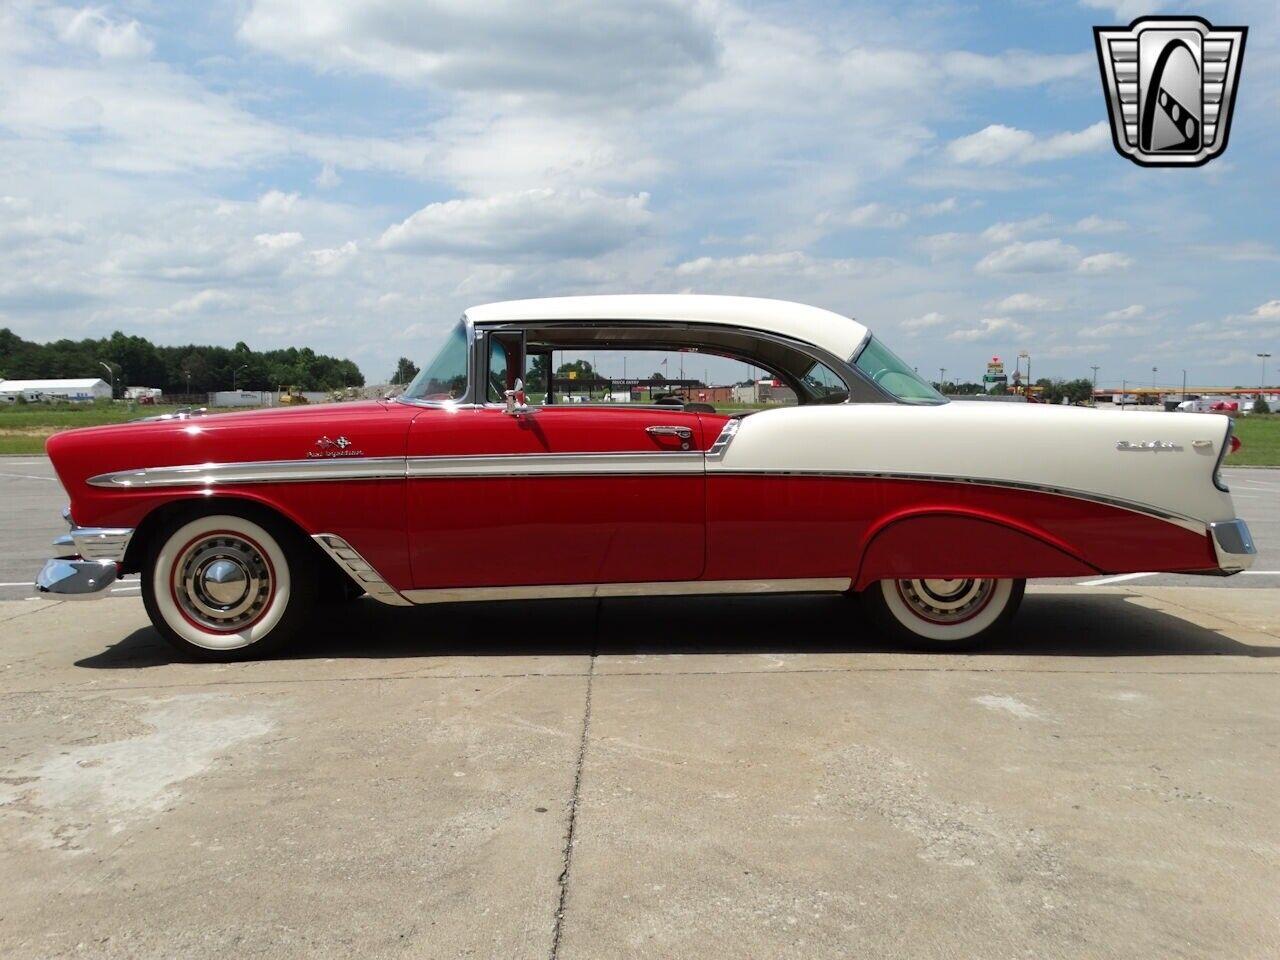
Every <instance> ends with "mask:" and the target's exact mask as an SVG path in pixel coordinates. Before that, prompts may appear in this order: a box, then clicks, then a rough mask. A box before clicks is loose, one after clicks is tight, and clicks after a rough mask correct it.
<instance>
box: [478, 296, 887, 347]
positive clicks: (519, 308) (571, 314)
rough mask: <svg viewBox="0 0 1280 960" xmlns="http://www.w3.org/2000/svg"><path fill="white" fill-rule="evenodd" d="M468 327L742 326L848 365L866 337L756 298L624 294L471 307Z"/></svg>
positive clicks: (819, 315) (841, 322) (835, 318)
mask: <svg viewBox="0 0 1280 960" xmlns="http://www.w3.org/2000/svg"><path fill="white" fill-rule="evenodd" d="M466 316H467V319H469V320H470V321H471V322H472V323H481V324H484V323H512V322H515V321H517V320H570V321H572V320H582V321H588V320H621V321H644V320H655V321H667V322H690V323H708V324H717V325H721V326H731V327H743V328H746V329H749V330H760V331H763V332H765V333H773V334H777V335H779V336H784V337H790V338H791V339H793V340H799V341H801V342H803V343H808V344H812V345H813V346H815V347H819V348H821V349H823V350H825V351H827V353H830V354H834V355H835V356H836V357H838V358H840V359H841V360H848V359H849V358H850V357H851V356H853V352H854V351H855V350H856V349H857V348H858V346H859V344H861V343H862V341H863V340H864V339H865V338H866V335H867V328H866V327H864V326H863V325H862V324H860V323H858V321H856V320H851V319H849V318H848V317H842V316H840V314H838V313H832V312H831V311H830V310H823V309H821V308H820V307H810V306H805V305H804V304H801V303H790V302H788V301H786V300H765V299H760V298H757V297H716V296H703V295H698V294H623V295H610V296H591V297H548V298H545V299H539V300H508V301H506V302H504V303H487V304H484V305H482V306H478V307H470V308H469V309H468V310H467V313H466Z"/></svg>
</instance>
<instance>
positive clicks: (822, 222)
mask: <svg viewBox="0 0 1280 960" xmlns="http://www.w3.org/2000/svg"><path fill="white" fill-rule="evenodd" d="M909 219H910V218H909V217H908V216H907V214H905V213H903V212H902V211H901V210H895V209H893V208H892V207H887V206H885V205H884V204H882V203H866V204H863V205H862V206H860V207H854V208H853V209H852V210H842V211H835V210H829V211H824V212H823V213H820V214H819V215H818V217H817V222H818V224H819V226H826V227H900V226H902V225H903V224H905V223H906V222H907V220H909Z"/></svg>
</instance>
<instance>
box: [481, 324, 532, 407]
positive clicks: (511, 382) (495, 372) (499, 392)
mask: <svg viewBox="0 0 1280 960" xmlns="http://www.w3.org/2000/svg"><path fill="white" fill-rule="evenodd" d="M523 360H524V352H523V344H522V338H521V337H520V335H519V334H508V333H492V334H490V335H489V364H488V370H487V375H486V377H485V380H486V381H487V384H488V387H487V399H488V401H489V402H490V403H502V402H503V401H504V400H505V399H506V392H507V391H508V390H514V389H515V386H516V381H517V380H519V379H522V378H523V372H524V371H523V369H522V368H523V365H524V363H523Z"/></svg>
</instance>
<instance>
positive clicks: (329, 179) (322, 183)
mask: <svg viewBox="0 0 1280 960" xmlns="http://www.w3.org/2000/svg"><path fill="white" fill-rule="evenodd" d="M311 182H312V183H314V184H315V185H316V187H318V188H319V189H321V190H332V189H333V188H334V187H336V186H338V185H339V184H341V183H342V177H341V176H340V175H339V174H338V171H337V170H336V169H334V166H333V164H331V163H326V164H325V165H324V166H323V167H321V168H320V172H319V173H317V174H316V175H315V177H313V178H312V180H311Z"/></svg>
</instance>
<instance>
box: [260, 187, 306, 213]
mask: <svg viewBox="0 0 1280 960" xmlns="http://www.w3.org/2000/svg"><path fill="white" fill-rule="evenodd" d="M297 205H298V195H297V194H296V193H282V192H281V191H279V190H268V191H267V192H266V193H264V194H263V195H262V196H260V197H259V198H258V209H259V210H261V211H262V212H263V213H290V212H291V211H292V210H293V208H294V207H296V206H297Z"/></svg>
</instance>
